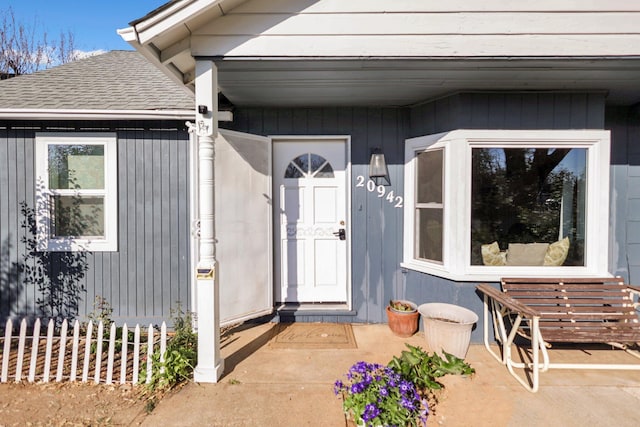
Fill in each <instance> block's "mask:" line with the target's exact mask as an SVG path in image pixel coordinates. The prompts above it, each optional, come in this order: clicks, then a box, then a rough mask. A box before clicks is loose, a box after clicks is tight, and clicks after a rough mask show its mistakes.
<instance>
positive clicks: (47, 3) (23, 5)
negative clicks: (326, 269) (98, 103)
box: [0, 0, 168, 52]
mask: <svg viewBox="0 0 640 427" xmlns="http://www.w3.org/2000/svg"><path fill="white" fill-rule="evenodd" d="M167 2H168V0H0V17H1V16H2V14H3V12H6V11H7V10H8V9H9V8H12V9H13V12H14V14H15V17H16V21H17V22H21V23H23V24H24V25H25V26H26V27H29V28H33V27H34V22H35V23H36V24H35V28H36V29H38V30H39V31H46V33H47V37H48V38H49V39H59V38H60V33H61V32H62V33H65V34H66V33H67V32H71V33H72V34H73V35H74V38H75V47H76V49H78V50H81V51H84V52H92V51H96V50H132V49H133V48H132V47H131V46H129V44H128V43H126V42H125V41H124V40H122V38H121V37H120V36H119V35H118V34H117V33H116V30H117V29H119V28H125V27H128V24H129V22H131V21H133V20H135V19H138V18H141V17H143V16H144V15H146V14H147V13H149V12H151V11H152V10H154V9H156V8H158V7H159V6H162V5H163V4H165V3H167Z"/></svg>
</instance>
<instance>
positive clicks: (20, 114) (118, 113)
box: [0, 107, 233, 122]
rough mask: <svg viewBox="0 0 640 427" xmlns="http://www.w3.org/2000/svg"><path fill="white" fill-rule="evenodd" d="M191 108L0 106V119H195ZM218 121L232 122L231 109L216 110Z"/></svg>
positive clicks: (194, 113)
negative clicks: (56, 108)
mask: <svg viewBox="0 0 640 427" xmlns="http://www.w3.org/2000/svg"><path fill="white" fill-rule="evenodd" d="M195 117H196V111H195V107H194V109H193V110H157V111H154V110H54V109H23V110H18V109H8V108H0V119H20V120H26V119H29V120H51V119H81V120H85V119H86V120H91V119H94V120H140V119H145V120H160V119H162V120H195ZM218 121H220V122H232V121H233V113H232V112H231V111H218Z"/></svg>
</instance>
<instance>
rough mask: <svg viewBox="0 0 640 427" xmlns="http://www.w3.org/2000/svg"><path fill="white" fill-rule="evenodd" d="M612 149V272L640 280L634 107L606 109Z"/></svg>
mask: <svg viewBox="0 0 640 427" xmlns="http://www.w3.org/2000/svg"><path fill="white" fill-rule="evenodd" d="M606 128H607V129H610V130H611V138H612V140H613V141H614V144H613V145H612V149H611V206H612V209H611V224H612V234H611V238H610V241H611V243H610V244H609V252H610V253H609V256H610V265H611V272H612V273H614V274H616V275H620V276H622V277H624V278H625V279H626V280H627V281H628V282H629V283H633V284H636V283H638V280H640V114H639V111H638V109H637V108H635V109H633V108H632V109H629V108H625V107H617V108H609V109H607V116H606Z"/></svg>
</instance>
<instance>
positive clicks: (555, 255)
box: [543, 237, 569, 265]
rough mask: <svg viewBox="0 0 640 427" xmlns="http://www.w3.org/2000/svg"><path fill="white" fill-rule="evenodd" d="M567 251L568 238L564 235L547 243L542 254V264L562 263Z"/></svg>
mask: <svg viewBox="0 0 640 427" xmlns="http://www.w3.org/2000/svg"><path fill="white" fill-rule="evenodd" d="M568 253H569V238H568V237H565V238H564V239H562V240H558V241H557V242H554V243H552V244H550V245H549V249H547V253H546V254H545V255H544V264H543V265H562V264H564V260H566V259H567V254H568Z"/></svg>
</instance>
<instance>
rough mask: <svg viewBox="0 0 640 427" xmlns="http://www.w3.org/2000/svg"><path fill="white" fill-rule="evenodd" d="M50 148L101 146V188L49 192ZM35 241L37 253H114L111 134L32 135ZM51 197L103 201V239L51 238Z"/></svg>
mask: <svg viewBox="0 0 640 427" xmlns="http://www.w3.org/2000/svg"><path fill="white" fill-rule="evenodd" d="M50 145H102V146H104V175H105V176H104V188H103V189H89V190H83V189H80V190H72V189H70V190H51V189H50V188H49V155H48V154H49V146H50ZM35 154H36V159H35V160H36V183H35V185H36V188H35V192H36V206H35V217H36V230H37V231H36V234H37V235H36V239H37V245H38V250H41V251H53V252H56V251H95V252H114V251H117V250H118V155H117V135H116V134H115V133H107V132H105V133H88V132H86V133H85V132H76V133H70V132H67V133H57V132H56V133H53V132H39V133H36V141H35ZM54 194H59V195H72V196H80V197H81V196H99V197H104V236H103V238H97V237H93V238H78V237H57V238H53V237H52V236H51V228H52V223H51V221H52V218H51V209H52V208H51V201H50V198H51V196H52V195H54Z"/></svg>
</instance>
